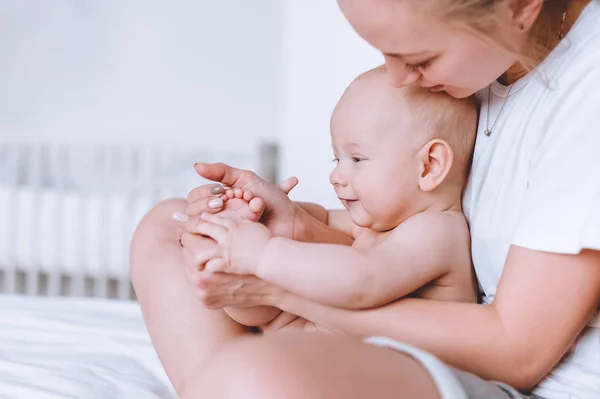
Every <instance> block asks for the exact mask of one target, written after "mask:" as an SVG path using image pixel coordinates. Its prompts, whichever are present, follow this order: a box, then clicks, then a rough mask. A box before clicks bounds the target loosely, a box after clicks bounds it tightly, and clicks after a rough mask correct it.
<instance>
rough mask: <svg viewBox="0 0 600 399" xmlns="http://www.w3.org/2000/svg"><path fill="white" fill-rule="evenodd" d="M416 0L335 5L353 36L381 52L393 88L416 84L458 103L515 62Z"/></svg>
mask: <svg viewBox="0 0 600 399" xmlns="http://www.w3.org/2000/svg"><path fill="white" fill-rule="evenodd" d="M419 1H422V0H412V1H409V0H403V1H400V0H377V1H375V0H370V1H365V0H338V3H339V5H340V8H341V10H342V12H343V13H344V15H345V16H346V18H347V19H348V21H349V22H350V23H351V24H352V26H353V27H354V29H355V30H356V32H357V33H358V34H359V35H360V36H361V37H362V38H363V39H365V40H366V41H367V42H369V43H370V44H371V45H372V46H374V47H375V48H377V49H378V50H380V51H381V52H382V53H383V55H384V57H385V63H386V66H387V71H388V74H389V75H390V77H391V79H392V84H393V85H394V86H405V85H410V84H412V83H415V82H416V83H417V84H419V85H420V86H422V87H426V88H429V89H430V90H431V91H445V92H447V93H448V94H450V95H451V96H453V97H457V98H463V97H468V96H470V95H471V94H473V93H475V92H477V91H479V90H481V89H482V88H484V87H486V86H487V85H489V84H490V83H492V82H493V81H494V80H496V79H498V78H499V77H500V76H501V75H502V74H503V73H504V72H506V71H507V70H508V69H509V68H510V67H511V65H513V64H514V63H515V61H516V59H515V57H514V55H512V54H511V53H510V52H509V51H507V50H505V49H504V48H502V47H501V46H500V45H498V44H496V43H492V42H491V41H486V40H483V39H482V38H480V37H478V36H475V35H474V34H472V33H470V32H469V31H467V30H466V29H461V28H459V27H457V26H453V25H451V24H450V23H448V22H446V21H443V20H441V19H440V18H438V17H435V16H434V15H432V14H430V13H427V12H426V9H425V7H420V6H415V4H417V3H418V2H419Z"/></svg>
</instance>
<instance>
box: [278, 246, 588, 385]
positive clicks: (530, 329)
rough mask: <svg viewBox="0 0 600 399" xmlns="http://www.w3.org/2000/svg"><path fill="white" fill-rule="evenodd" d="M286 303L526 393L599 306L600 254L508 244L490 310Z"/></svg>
mask: <svg viewBox="0 0 600 399" xmlns="http://www.w3.org/2000/svg"><path fill="white" fill-rule="evenodd" d="M283 298H284V299H283V300H282V301H281V303H278V304H276V306H278V307H281V309H283V310H284V311H287V312H290V313H294V314H297V315H299V316H301V317H304V318H306V319H309V320H311V321H313V322H315V323H316V324H319V325H322V326H323V327H325V328H327V329H331V330H333V331H344V332H346V333H349V334H353V335H359V336H370V335H385V336H389V337H391V338H395V339H398V340H401V341H403V342H407V343H409V344H413V345H415V346H417V347H419V348H422V349H425V350H428V351H430V352H432V353H433V354H435V355H437V356H438V357H440V358H441V359H442V360H443V361H445V362H447V363H449V364H451V365H454V366H456V367H459V368H461V369H463V370H466V371H470V372H473V373H475V374H477V375H479V376H481V377H483V378H486V379H491V380H500V381H504V382H506V383H509V384H511V385H513V386H515V387H517V388H519V389H522V390H528V389H530V388H531V387H533V386H534V385H535V384H536V383H537V382H538V381H539V380H540V379H541V378H543V377H544V376H545V375H546V374H547V373H548V372H549V371H550V370H551V369H552V368H553V367H554V366H555V365H556V364H557V363H558V361H559V360H560V358H561V357H562V356H563V355H564V354H565V352H566V351H567V350H568V348H569V347H570V346H571V344H572V343H573V342H574V341H575V339H576V337H577V335H578V334H579V333H580V332H581V330H582V329H583V327H584V326H585V325H586V323H587V321H588V320H589V318H590V316H591V315H592V314H593V312H594V311H595V309H596V308H597V307H598V305H599V303H600V252H599V251H592V250H584V251H582V252H581V253H580V254H579V255H558V254H551V253H544V252H538V251H533V250H529V249H525V248H521V247H515V246H513V247H512V248H511V249H510V252H509V255H508V259H507V263H506V266H505V269H504V273H503V275H502V278H501V280H500V284H499V287H498V291H497V293H496V297H495V301H494V303H493V304H491V305H474V304H465V303H453V302H438V301H431V300H424V299H402V300H400V301H397V302H396V303H394V304H391V305H387V306H385V307H382V308H378V309H373V310H366V311H351V310H340V309H334V308H329V307H326V306H324V305H319V304H317V303H313V302H310V301H307V300H304V299H302V298H298V297H296V296H292V295H289V296H284V297H283Z"/></svg>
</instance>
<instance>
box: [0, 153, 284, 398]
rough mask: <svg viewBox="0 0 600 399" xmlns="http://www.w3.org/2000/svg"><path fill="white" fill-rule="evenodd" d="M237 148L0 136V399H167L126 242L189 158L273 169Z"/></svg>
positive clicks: (271, 157)
mask: <svg viewBox="0 0 600 399" xmlns="http://www.w3.org/2000/svg"><path fill="white" fill-rule="evenodd" d="M276 155H277V147H276V146H274V145H272V144H264V145H262V144H257V146H255V147H254V148H249V149H248V150H247V151H245V152H237V153H230V152H227V153H225V152H222V151H221V152H218V151H210V150H204V151H192V150H189V151H184V152H182V151H177V152H175V151H171V150H169V149H160V148H119V147H116V146H111V147H102V146H98V145H95V146H87V147H85V146H84V147H82V146H73V145H67V144H57V143H42V142H36V143H26V142H25V143H22V142H10V143H7V142H4V143H2V142H0V399H5V398H11V399H45V398H48V399H50V398H52V399H59V398H61V399H62V398H77V399H84V398H103V399H112V398H148V399H153V398H161V399H169V398H175V394H174V392H173V390H172V388H171V386H170V384H169V381H168V379H167V377H166V375H165V373H164V371H163V370H162V367H161V365H160V363H159V361H158V358H157V355H156V353H155V351H154V349H153V347H152V345H151V342H150V339H149V336H148V334H147V331H146V328H145V326H144V323H143V319H142V316H141V312H140V308H139V305H138V303H137V302H136V301H135V295H134V293H133V290H132V287H131V284H130V279H129V267H128V257H129V253H128V252H129V251H128V249H129V242H130V240H131V236H132V234H133V231H134V229H135V226H136V225H137V223H138V222H139V220H140V219H141V217H142V216H143V215H144V214H145V213H146V212H147V211H148V210H149V209H150V207H151V206H152V205H153V204H155V203H156V202H158V201H160V200H161V199H163V198H168V197H173V196H185V195H186V194H187V192H188V191H189V190H190V189H191V188H192V187H194V186H196V185H199V184H202V183H203V182H202V180H201V179H200V178H199V177H198V176H197V175H195V173H194V172H193V169H192V165H193V163H194V161H197V160H204V161H208V162H210V161H223V162H227V163H230V164H233V165H235V166H238V167H243V168H251V169H253V170H258V171H259V174H261V175H262V176H263V177H266V178H267V180H270V181H274V180H275V178H276V173H275V165H276V164H277V162H276V159H275V157H276Z"/></svg>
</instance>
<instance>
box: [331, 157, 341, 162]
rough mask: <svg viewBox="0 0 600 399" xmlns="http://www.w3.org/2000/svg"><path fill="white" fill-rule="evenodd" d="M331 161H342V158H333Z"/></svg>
mask: <svg viewBox="0 0 600 399" xmlns="http://www.w3.org/2000/svg"><path fill="white" fill-rule="evenodd" d="M331 162H334V163H338V162H340V159H339V158H333V159H332V160H331Z"/></svg>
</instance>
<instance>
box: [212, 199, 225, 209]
mask: <svg viewBox="0 0 600 399" xmlns="http://www.w3.org/2000/svg"><path fill="white" fill-rule="evenodd" d="M222 206H223V200H222V199H221V198H215V199H211V200H210V201H208V207H209V208H212V209H216V208H220V207H222Z"/></svg>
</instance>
